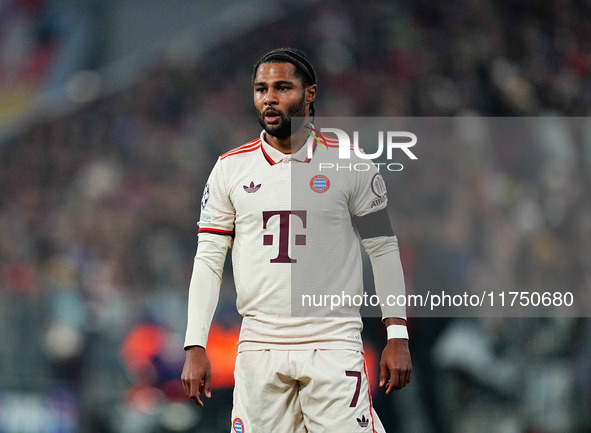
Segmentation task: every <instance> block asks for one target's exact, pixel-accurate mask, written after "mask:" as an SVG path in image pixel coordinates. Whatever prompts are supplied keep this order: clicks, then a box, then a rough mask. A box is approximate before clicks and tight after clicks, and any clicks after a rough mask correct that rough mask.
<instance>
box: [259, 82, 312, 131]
mask: <svg viewBox="0 0 591 433" xmlns="http://www.w3.org/2000/svg"><path fill="white" fill-rule="evenodd" d="M267 110H268V109H267ZM272 110H273V111H275V112H276V113H277V114H278V115H279V123H278V124H277V125H267V124H266V123H265V115H264V112H260V111H258V110H257V120H258V121H259V123H260V125H261V126H262V127H263V129H264V130H265V132H266V133H267V134H269V135H271V136H273V137H275V138H279V139H284V138H287V137H289V136H290V135H291V129H292V128H291V119H292V118H293V117H301V118H302V119H301V121H300V125H297V126H298V127H299V126H301V124H302V123H303V122H304V119H303V118H304V117H305V116H306V100H305V95H304V94H303V93H302V99H300V100H299V101H298V102H296V103H295V104H293V105H292V106H291V107H289V108H288V109H287V113H283V112H282V111H279V110H277V109H276V108H272Z"/></svg>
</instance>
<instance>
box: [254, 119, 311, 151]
mask: <svg viewBox="0 0 591 433" xmlns="http://www.w3.org/2000/svg"><path fill="white" fill-rule="evenodd" d="M303 124H304V125H308V120H307V119H306V121H304V123H303ZM306 131H307V130H306V129H305V128H304V127H301V128H299V130H298V131H297V132H296V133H295V134H293V135H290V136H289V137H286V138H277V137H273V136H272V135H271V134H268V133H267V132H264V138H265V141H266V142H267V143H269V144H270V145H271V146H272V147H274V148H275V149H277V150H278V151H280V152H281V153H284V154H286V155H290V154H292V153H296V152H297V151H298V150H300V149H301V148H302V146H303V145H304V144H306V141H307V139H308V134H307V133H306Z"/></svg>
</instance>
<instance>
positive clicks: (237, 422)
mask: <svg viewBox="0 0 591 433" xmlns="http://www.w3.org/2000/svg"><path fill="white" fill-rule="evenodd" d="M232 427H234V431H235V432H236V433H244V423H243V422H242V420H241V419H240V418H234V421H232Z"/></svg>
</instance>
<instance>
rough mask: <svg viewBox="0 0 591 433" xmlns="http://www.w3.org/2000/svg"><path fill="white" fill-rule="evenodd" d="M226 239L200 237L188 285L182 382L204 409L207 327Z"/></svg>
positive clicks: (208, 367)
mask: <svg viewBox="0 0 591 433" xmlns="http://www.w3.org/2000/svg"><path fill="white" fill-rule="evenodd" d="M229 244H230V238H229V237H227V236H217V235H211V234H202V235H200V241H199V245H198V248H197V256H196V257H195V262H194V264H193V274H192V275H191V283H190V284H189V307H188V314H187V333H186V335H185V365H184V366H183V372H182V374H181V381H182V382H183V388H184V390H185V393H186V394H187V396H188V397H189V398H190V399H192V400H194V401H195V403H197V404H198V405H200V406H203V402H202V401H201V398H200V397H201V396H202V395H203V394H205V396H206V397H207V398H211V365H210V363H209V359H208V358H207V355H206V353H205V346H206V345H207V337H208V334H209V328H210V326H211V321H212V319H213V314H214V312H215V309H216V307H217V303H218V299H219V293H220V285H221V283H222V278H221V275H222V272H223V266H224V261H225V257H226V252H227V249H228V246H229Z"/></svg>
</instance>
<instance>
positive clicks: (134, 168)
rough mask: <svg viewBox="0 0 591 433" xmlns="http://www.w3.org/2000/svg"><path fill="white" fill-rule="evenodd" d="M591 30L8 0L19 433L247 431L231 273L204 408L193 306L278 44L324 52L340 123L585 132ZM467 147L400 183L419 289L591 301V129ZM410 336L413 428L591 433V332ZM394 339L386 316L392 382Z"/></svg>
mask: <svg viewBox="0 0 591 433" xmlns="http://www.w3.org/2000/svg"><path fill="white" fill-rule="evenodd" d="M590 22H591V2H589V1H587V0H576V1H575V0H554V1H553V0H547V1H533V0H526V1H519V0H500V1H491V0H450V1H447V2H436V1H426V0H417V1H409V0H406V1H392V2H377V1H373V0H370V1H364V2H352V1H351V2H349V1H344V2H340V1H326V2H321V1H313V0H308V1H287V0H284V1H274V2H271V1H249V0H241V1H238V0H236V1H235V0H218V1H217V2H205V1H196V0H168V1H164V0H120V1H116V0H3V1H0V432H2V433H42V432H43V433H45V432H47V433H49V432H52V433H54V432H55V433H58V432H59V433H70V432H88V433H116V432H117V433H118V432H121V433H135V432H142V433H151V432H153V433H161V432H199V433H217V432H227V431H228V430H229V425H230V419H229V417H230V412H229V411H230V405H231V395H232V391H231V387H232V381H233V378H232V368H233V358H234V356H235V351H236V348H235V344H234V343H235V341H236V337H237V332H238V326H239V318H238V317H237V315H236V313H235V307H234V299H235V298H234V294H233V286H232V276H231V272H229V271H228V272H226V278H225V280H224V284H223V290H222V297H221V299H220V304H219V307H218V311H217V314H216V319H215V324H214V327H213V329H212V336H211V343H210V347H209V349H208V350H209V352H210V357H212V358H213V359H214V368H215V370H214V387H215V389H214V392H213V399H212V400H209V401H207V402H206V404H207V405H206V408H205V409H201V408H197V407H195V405H192V404H189V403H188V402H187V401H186V400H185V398H184V394H183V391H182V387H181V385H180V382H179V380H178V379H179V375H180V371H181V368H182V363H183V360H184V352H183V350H182V340H183V334H184V327H185V318H186V311H185V308H186V295H187V286H188V281H189V277H190V272H191V267H192V261H193V256H194V253H195V248H196V241H197V239H196V225H195V224H196V221H197V219H198V215H199V202H200V198H201V193H202V188H203V185H204V183H205V180H206V177H207V176H208V174H209V171H210V169H211V167H212V166H213V163H214V161H215V158H216V157H217V156H218V155H219V154H221V153H223V152H224V151H226V150H228V149H230V148H232V147H236V146H238V145H240V144H242V143H244V142H246V141H249V140H250V139H251V138H252V137H255V136H256V134H258V132H259V127H258V124H257V122H256V120H255V116H254V112H253V109H252V108H251V89H250V82H249V79H250V73H251V65H252V64H254V63H255V61H256V60H257V59H258V58H259V57H260V56H261V55H262V54H264V53H265V52H266V51H268V50H270V49H272V48H276V47H279V46H295V47H298V48H301V49H303V50H304V51H306V52H307V53H309V55H310V56H311V57H312V60H313V62H314V64H315V65H316V68H317V70H318V75H319V85H320V96H319V100H318V102H317V104H316V105H317V112H318V113H319V114H320V115H327V116H457V115H463V114H472V115H474V114H475V115H481V116H542V115H544V116H579V117H585V116H589V113H590V110H591V26H590V25H589V23H590ZM557 128H558V129H560V128H561V126H560V124H557ZM585 131H586V132H585ZM561 132H562V133H563V134H562V136H565V137H567V136H568V131H561ZM559 136H560V134H559ZM452 149H454V148H453V147H452ZM456 150H458V151H457V152H456V153H452V154H450V153H448V152H441V151H437V149H435V148H434V149H429V157H428V158H424V159H422V162H424V164H423V163H421V164H420V167H419V166H417V167H419V168H417V169H416V170H411V171H409V172H408V173H405V174H404V175H405V176H406V178H405V179H406V181H404V182H398V183H396V184H395V185H394V186H393V187H392V188H391V191H390V197H391V203H392V211H393V222H394V227H395V231H396V232H397V234H398V235H399V238H400V240H401V252H402V259H403V264H404V266H405V270H406V278H407V284H408V286H409V287H411V288H412V287H455V288H458V289H462V290H463V289H465V288H466V287H469V286H470V285H471V284H472V285H473V284H477V283H483V282H486V281H487V276H490V275H492V274H494V275H496V276H498V275H499V273H500V275H502V276H503V281H505V282H506V283H507V284H508V286H507V287H510V288H513V289H515V290H528V289H531V288H534V287H536V286H539V285H544V284H552V285H554V286H555V287H563V288H572V289H573V290H584V291H588V290H589V289H590V288H591V248H590V245H591V194H590V191H591V188H590V184H591V177H590V175H589V173H590V169H591V128H586V129H583V133H581V134H579V135H578V136H576V137H571V138H570V139H568V140H564V141H561V142H556V145H555V146H538V145H537V143H514V142H507V143H506V145H505V146H495V147H486V146H481V147H480V148H478V149H477V150H476V151H474V152H461V151H460V150H459V149H458V148H456ZM441 167H446V169H445V170H443V169H441ZM409 326H410V331H411V341H412V343H411V350H412V353H413V361H414V367H415V371H414V372H413V381H412V383H411V385H410V386H409V387H407V389H405V390H403V391H400V392H398V393H396V394H395V395H394V396H393V397H392V398H384V397H383V395H382V393H381V392H376V393H375V405H376V406H377V408H378V411H379V413H380V414H381V417H382V419H383V421H384V424H385V425H386V426H387V428H388V431H389V432H402V431H404V432H413V433H423V432H444V433H445V432H476V431H478V432H481V433H482V432H485V433H486V432H491V433H492V432H495V433H497V432H502V433H526V432H528V433H534V432H535V433H554V432H557V433H558V432H589V431H591V411H589V408H590V407H591V326H590V322H589V320H587V319H583V318H545V319H519V318H509V319H508V318H505V319H490V318H489V319H476V318H473V319H461V320H460V319H457V320H454V319H443V318H441V319H420V318H416V319H411V320H410V322H409ZM384 338H385V336H384V332H383V330H382V328H381V325H380V323H379V321H376V320H368V321H366V329H365V330H364V339H365V342H366V346H367V352H368V360H369V362H370V366H371V367H372V371H373V372H374V374H376V375H377V369H376V365H377V359H378V357H379V351H380V350H381V347H382V344H383V341H384ZM374 391H375V386H374Z"/></svg>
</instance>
